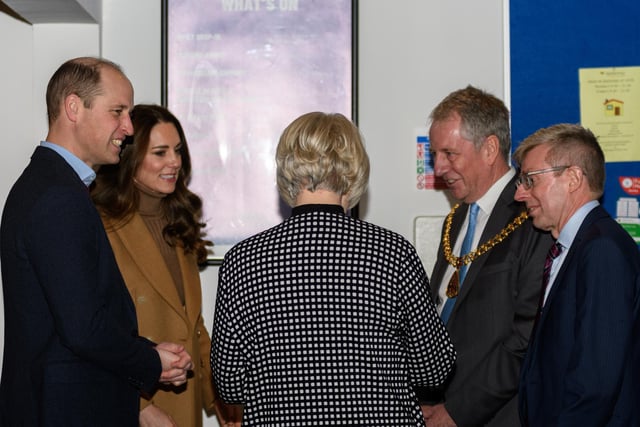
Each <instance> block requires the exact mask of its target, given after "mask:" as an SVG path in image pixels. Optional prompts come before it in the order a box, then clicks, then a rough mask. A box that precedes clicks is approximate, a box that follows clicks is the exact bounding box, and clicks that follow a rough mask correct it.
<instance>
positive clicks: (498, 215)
mask: <svg viewBox="0 0 640 427" xmlns="http://www.w3.org/2000/svg"><path fill="white" fill-rule="evenodd" d="M514 179H515V178H514ZM513 181H514V180H511V181H510V182H509V184H507V186H506V187H505V188H504V190H502V193H501V194H500V197H499V198H498V200H497V201H496V204H495V206H494V207H493V211H492V212H490V213H489V219H488V221H487V224H486V226H485V227H484V230H483V231H482V235H481V236H480V240H479V244H483V243H485V242H486V241H488V240H489V239H491V238H493V237H494V236H495V235H496V234H498V233H500V231H502V229H503V228H504V227H505V225H507V224H508V223H510V222H511V221H513V220H514V219H515V218H516V217H517V216H518V215H520V213H521V212H522V210H523V209H524V208H523V207H522V205H521V204H520V203H518V202H516V201H515V200H514V198H513V196H514V193H515V184H514V183H513ZM463 206H464V207H465V210H463V212H465V213H466V210H467V206H468V205H466V204H465V205H463ZM465 217H466V216H465ZM461 223H462V221H461ZM499 244H500V243H499ZM475 249H476V248H474V250H475ZM492 250H493V249H490V250H489V252H487V253H485V254H484V255H481V256H480V257H479V258H477V259H476V260H474V261H473V262H472V263H471V265H470V266H469V269H468V270H467V275H466V277H465V279H464V283H463V286H462V287H461V288H460V294H459V295H458V299H457V301H456V305H455V306H454V309H453V313H452V314H451V316H452V317H453V316H455V312H456V311H457V309H458V307H459V306H460V305H461V304H463V303H464V300H465V299H466V297H467V295H469V292H470V291H471V287H472V286H473V283H474V281H475V279H476V277H477V276H478V274H479V273H480V271H481V270H482V267H483V266H484V264H485V263H486V262H487V259H489V257H490V256H491V252H492Z"/></svg>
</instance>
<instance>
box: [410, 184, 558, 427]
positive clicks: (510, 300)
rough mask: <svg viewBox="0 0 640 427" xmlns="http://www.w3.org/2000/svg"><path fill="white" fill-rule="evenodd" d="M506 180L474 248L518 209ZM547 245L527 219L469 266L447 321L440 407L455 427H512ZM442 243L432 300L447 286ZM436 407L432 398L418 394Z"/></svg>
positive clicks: (455, 230) (458, 224) (459, 220)
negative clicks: (449, 362)
mask: <svg viewBox="0 0 640 427" xmlns="http://www.w3.org/2000/svg"><path fill="white" fill-rule="evenodd" d="M515 180H516V177H513V179H511V180H510V181H509V183H508V184H507V185H506V186H505V188H504V189H503V190H502V193H501V194H500V196H499V198H498V200H497V202H496V204H495V206H494V208H493V211H492V212H491V214H490V216H489V219H488V221H487V224H486V226H485V228H484V230H483V232H482V236H481V238H480V242H481V243H482V242H486V241H487V240H489V239H490V238H492V237H493V236H495V235H496V234H497V233H499V232H500V230H502V229H503V228H504V227H505V226H506V225H507V224H508V223H510V222H511V221H513V219H514V218H516V217H517V216H518V215H520V214H521V213H522V211H523V210H525V206H524V204H523V203H520V202H517V201H515V200H514V199H513V196H514V193H515V190H516V186H515ZM467 210H468V205H467V204H462V205H461V206H460V207H459V208H458V210H457V211H456V212H455V214H454V217H453V221H452V224H451V243H452V246H453V244H454V242H455V239H456V238H458V235H459V234H460V229H461V228H462V225H463V223H464V221H465V217H466V213H467ZM551 243H552V239H551V237H550V235H549V233H546V232H540V231H539V230H537V229H535V228H534V227H533V225H532V224H531V220H527V221H526V222H525V223H524V224H522V225H521V226H520V227H518V228H517V229H516V230H515V231H514V232H513V233H511V234H510V235H509V237H507V238H506V239H505V240H504V241H502V242H501V243H498V244H497V245H496V246H495V247H493V249H491V250H490V251H489V252H487V253H486V254H484V255H482V256H480V257H479V258H477V259H476V260H475V261H473V262H472V263H471V265H470V267H469V269H468V271H467V275H466V277H465V280H464V284H463V286H462V287H461V289H460V294H459V295H458V298H457V300H456V304H455V306H454V308H453V311H452V312H451V316H450V317H449V321H448V322H447V330H448V331H449V334H450V335H451V340H452V341H453V344H454V347H455V349H456V351H457V353H458V359H457V362H456V370H455V374H454V375H453V377H452V378H451V379H450V382H449V384H448V385H447V386H446V388H445V389H444V400H445V407H446V409H447V411H449V414H450V415H451V416H452V418H453V419H454V421H456V423H457V424H458V425H459V426H464V427H470V426H485V425H486V426H492V427H514V426H517V424H518V422H519V420H518V407H517V391H518V380H519V374H520V367H521V364H522V360H523V359H524V355H525V352H526V350H527V345H528V341H529V336H530V333H531V328H532V326H533V321H534V318H535V313H536V310H537V307H538V300H539V295H540V283H541V280H542V268H543V266H544V258H545V256H546V252H547V250H548V249H549V246H550V245H551ZM447 267H448V262H447V260H446V259H445V257H444V251H443V247H442V242H441V243H440V247H439V249H438V258H437V261H436V264H435V266H434V268H433V274H432V277H431V280H432V281H431V284H432V286H433V289H432V295H433V298H434V300H436V301H438V299H439V298H440V297H439V289H440V288H441V287H442V286H447V283H443V277H444V275H445V272H446V270H447ZM421 398H422V399H428V400H431V401H437V400H438V398H439V399H442V396H438V394H437V393H431V395H430V396H428V395H425V394H422V395H421Z"/></svg>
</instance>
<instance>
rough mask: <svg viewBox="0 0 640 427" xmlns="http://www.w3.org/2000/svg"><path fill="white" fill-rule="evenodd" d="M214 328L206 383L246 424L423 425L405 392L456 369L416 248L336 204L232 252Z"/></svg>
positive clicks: (299, 211)
mask: <svg viewBox="0 0 640 427" xmlns="http://www.w3.org/2000/svg"><path fill="white" fill-rule="evenodd" d="M212 331H213V333H212V339H213V343H212V350H211V364H212V369H213V372H214V383H215V384H216V386H217V387H218V390H219V393H220V395H221V396H222V398H223V400H225V401H228V402H233V403H244V405H245V413H244V419H243V425H245V426H311V425H313V426H329V425H332V426H338V425H339V426H375V425H379V426H381V425H384V426H424V422H423V419H422V413H421V411H420V408H419V406H418V404H417V400H416V397H415V394H414V392H413V390H412V387H411V386H412V385H431V386H436V385H439V384H441V383H442V382H443V381H444V380H445V378H446V376H447V374H448V373H449V371H450V370H451V368H452V366H453V363H454V361H455V351H454V349H453V345H452V344H451V341H450V340H449V337H448V334H447V332H446V330H445V329H444V327H443V324H442V322H441V321H440V319H439V317H438V315H437V313H436V310H435V307H434V305H433V303H432V301H431V299H430V296H429V292H428V279H427V275H426V273H425V271H424V268H423V267H422V264H421V262H420V260H419V258H418V256H417V254H416V252H415V250H414V248H413V247H412V246H411V245H410V243H409V242H408V241H406V239H404V238H402V237H401V236H399V235H397V234H396V233H393V232H390V231H388V230H385V229H383V228H380V227H377V226H375V225H372V224H369V223H367V222H364V221H360V220H357V219H354V218H351V217H349V216H347V215H345V214H344V213H343V212H342V210H341V208H340V207H338V206H325V205H305V206H301V207H298V208H295V209H294V211H293V215H292V217H291V218H289V219H288V220H286V221H284V222H283V223H282V224H280V225H278V226H276V227H274V228H272V229H269V230H267V231H265V232H263V233H261V234H258V235H256V236H254V237H252V238H250V239H247V240H245V241H243V242H241V243H240V244H238V245H236V246H235V247H234V248H233V249H232V250H231V251H230V252H229V253H228V254H227V255H226V256H225V259H224V262H223V265H222V266H221V268H220V278H219V288H218V296H217V300H216V308H215V319H214V324H213V328H212Z"/></svg>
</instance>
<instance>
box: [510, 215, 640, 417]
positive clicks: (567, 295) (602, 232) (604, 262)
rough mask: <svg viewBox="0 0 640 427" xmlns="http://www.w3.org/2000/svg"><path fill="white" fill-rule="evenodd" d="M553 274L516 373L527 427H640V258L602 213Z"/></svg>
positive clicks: (628, 239)
mask: <svg viewBox="0 0 640 427" xmlns="http://www.w3.org/2000/svg"><path fill="white" fill-rule="evenodd" d="M568 251H569V252H568V253H567V256H566V258H565V260H564V262H563V264H562V267H561V269H560V270H559V271H558V274H557V276H556V279H555V281H554V283H553V286H552V288H551V290H550V293H549V296H548V298H547V301H546V303H545V306H544V309H543V311H542V314H541V316H540V319H539V321H538V324H537V325H536V327H535V331H534V334H533V336H532V344H531V347H530V348H529V351H528V353H527V357H526V359H525V363H524V364H523V369H522V378H521V383H520V402H519V404H520V414H521V418H522V422H523V424H525V425H528V426H531V427H554V426H580V427H588V426H594V427H596V426H597V427H602V426H624V427H633V426H638V425H640V400H639V395H638V393H639V390H640V378H639V374H638V371H639V370H640V252H639V251H638V246H637V245H636V243H635V242H634V241H633V239H632V238H631V237H630V236H629V235H628V234H627V232H626V231H624V230H623V229H622V227H620V225H619V224H617V223H616V221H615V220H614V219H613V218H611V217H610V216H609V215H608V214H607V212H606V211H605V210H604V209H603V208H602V207H600V206H598V207H596V208H595V209H593V210H592V211H591V212H590V213H589V214H588V215H587V217H586V218H585V220H584V221H583V223H582V225H581V227H580V229H579V231H578V234H577V235H576V238H575V240H574V242H573V243H572V245H571V247H570V248H569V249H568Z"/></svg>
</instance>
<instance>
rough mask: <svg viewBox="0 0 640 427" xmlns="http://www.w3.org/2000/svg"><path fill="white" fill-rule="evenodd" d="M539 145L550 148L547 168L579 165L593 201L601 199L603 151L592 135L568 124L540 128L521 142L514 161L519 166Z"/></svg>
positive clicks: (579, 127) (514, 154) (514, 155)
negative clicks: (592, 194) (594, 198)
mask: <svg viewBox="0 0 640 427" xmlns="http://www.w3.org/2000/svg"><path fill="white" fill-rule="evenodd" d="M540 145H548V146H549V151H548V152H547V156H546V159H545V160H546V162H547V163H548V164H549V165H551V166H565V165H568V166H578V167H579V168H580V169H582V172H583V173H584V175H585V177H586V178H587V182H588V183H589V189H590V190H591V191H592V192H593V193H594V194H595V196H596V198H599V197H600V196H602V194H603V193H604V181H605V164H604V163H605V160H604V152H603V151H602V148H601V147H600V144H599V143H598V139H597V138H596V136H595V135H594V134H593V132H591V131H590V130H589V129H587V128H584V127H582V126H580V125H577V124H568V123H560V124H557V125H553V126H549V127H547V128H543V129H539V130H537V131H536V132H534V133H533V134H532V135H530V136H528V137H527V138H526V139H525V140H524V141H522V143H521V144H520V146H518V148H517V149H516V151H515V152H514V153H513V158H514V160H515V161H516V162H518V164H522V161H523V159H524V158H525V157H526V155H527V153H529V151H531V150H532V149H534V148H535V147H538V146H540Z"/></svg>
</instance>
